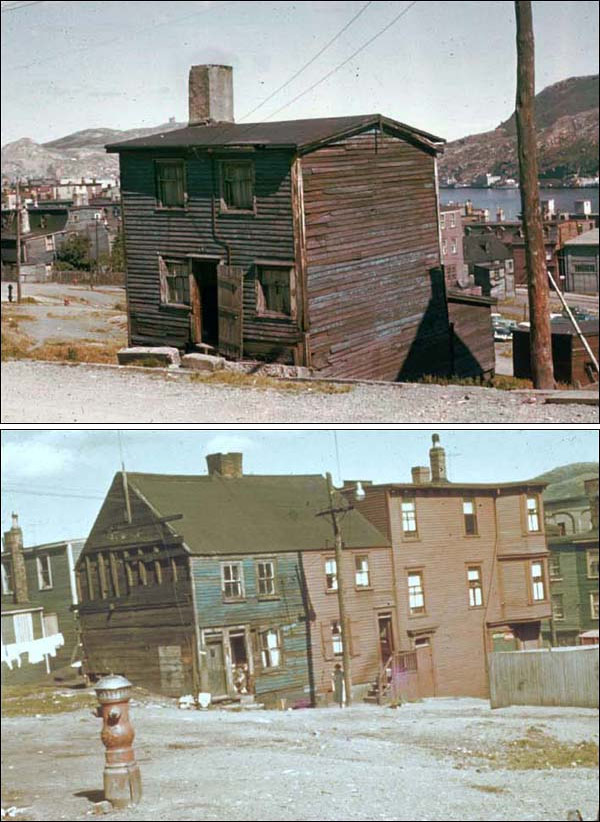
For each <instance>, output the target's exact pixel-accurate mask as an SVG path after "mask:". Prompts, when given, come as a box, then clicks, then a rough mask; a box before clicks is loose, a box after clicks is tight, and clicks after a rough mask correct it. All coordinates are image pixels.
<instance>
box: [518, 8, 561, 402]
mask: <svg viewBox="0 0 600 822" xmlns="http://www.w3.org/2000/svg"><path fill="white" fill-rule="evenodd" d="M515 12H516V15H517V101H516V119H517V142H518V150H519V173H520V183H521V208H522V211H523V232H524V235H525V264H526V268H527V288H528V292H529V321H530V323H531V328H530V333H529V341H530V352H531V375H532V378H533V384H534V386H535V388H554V369H553V366H552V335H551V331H550V296H549V288H548V275H547V273H546V251H545V248H544V232H543V224H542V214H541V210H540V195H539V189H538V165H537V146H536V139H535V120H534V97H535V69H534V64H535V56H534V41H533V24H532V16H531V2H529V0H517V2H515Z"/></svg>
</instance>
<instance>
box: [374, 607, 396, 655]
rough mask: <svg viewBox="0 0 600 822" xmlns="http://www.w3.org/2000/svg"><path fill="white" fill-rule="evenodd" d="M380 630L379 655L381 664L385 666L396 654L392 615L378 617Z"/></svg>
mask: <svg viewBox="0 0 600 822" xmlns="http://www.w3.org/2000/svg"><path fill="white" fill-rule="evenodd" d="M377 622H378V628H379V653H380V655H381V662H382V663H383V664H384V665H385V664H386V662H387V661H388V659H389V658H390V657H391V656H392V654H393V653H394V632H393V629H392V615H391V614H379V615H378V617H377Z"/></svg>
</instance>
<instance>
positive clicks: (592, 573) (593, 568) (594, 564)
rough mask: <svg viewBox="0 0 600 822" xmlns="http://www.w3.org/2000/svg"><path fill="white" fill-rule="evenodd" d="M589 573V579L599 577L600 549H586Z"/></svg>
mask: <svg viewBox="0 0 600 822" xmlns="http://www.w3.org/2000/svg"><path fill="white" fill-rule="evenodd" d="M585 558H586V562H587V575H588V578H589V579H598V550H597V549H596V550H595V551H586V552H585Z"/></svg>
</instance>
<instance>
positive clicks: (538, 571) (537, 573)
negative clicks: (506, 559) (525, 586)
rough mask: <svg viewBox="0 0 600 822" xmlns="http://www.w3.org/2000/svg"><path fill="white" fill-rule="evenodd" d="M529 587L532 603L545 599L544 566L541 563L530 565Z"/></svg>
mask: <svg viewBox="0 0 600 822" xmlns="http://www.w3.org/2000/svg"><path fill="white" fill-rule="evenodd" d="M531 587H532V591H533V600H534V602H539V601H540V600H542V599H546V593H545V586H544V566H543V563H541V562H532V563H531Z"/></svg>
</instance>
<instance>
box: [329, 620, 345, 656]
mask: <svg viewBox="0 0 600 822" xmlns="http://www.w3.org/2000/svg"><path fill="white" fill-rule="evenodd" d="M329 627H330V631H331V650H332V653H333V656H334V657H336V656H337V657H340V656H343V655H344V636H343V634H342V623H341V620H339V619H332V620H331V621H330V623H329ZM336 645H337V646H338V647H339V651H336Z"/></svg>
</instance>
